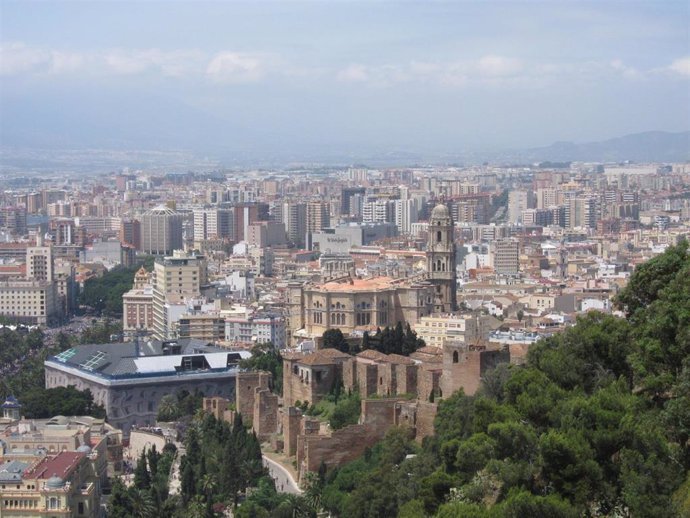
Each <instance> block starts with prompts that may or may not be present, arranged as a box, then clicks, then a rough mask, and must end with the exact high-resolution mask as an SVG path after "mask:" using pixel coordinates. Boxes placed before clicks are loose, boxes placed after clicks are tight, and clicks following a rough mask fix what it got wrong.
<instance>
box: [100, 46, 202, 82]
mask: <svg viewBox="0 0 690 518" xmlns="http://www.w3.org/2000/svg"><path fill="white" fill-rule="evenodd" d="M102 60H103V62H104V63H105V65H106V67H107V70H108V71H109V72H112V73H115V74H121V75H134V74H141V73H145V72H149V71H159V72H161V73H162V74H163V75H164V76H166V77H181V76H184V75H185V74H190V73H193V72H195V71H198V70H200V69H201V68H202V67H203V62H204V56H203V54H202V53H200V52H197V51H193V50H174V51H162V50H160V49H146V50H133V51H132V50H122V49H116V50H112V51H109V52H106V53H105V54H104V55H103V56H102Z"/></svg>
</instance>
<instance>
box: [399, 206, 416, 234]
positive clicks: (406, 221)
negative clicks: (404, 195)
mask: <svg viewBox="0 0 690 518" xmlns="http://www.w3.org/2000/svg"><path fill="white" fill-rule="evenodd" d="M418 214H419V210H418V209H417V200H416V199H411V200H395V225H396V226H397V227H398V232H400V233H401V234H410V233H411V232H412V224H413V223H417V216H418Z"/></svg>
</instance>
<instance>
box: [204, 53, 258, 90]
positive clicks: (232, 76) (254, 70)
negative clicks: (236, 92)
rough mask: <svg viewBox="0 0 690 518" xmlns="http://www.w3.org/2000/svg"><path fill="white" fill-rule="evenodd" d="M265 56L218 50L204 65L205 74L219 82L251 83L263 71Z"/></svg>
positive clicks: (256, 79)
mask: <svg viewBox="0 0 690 518" xmlns="http://www.w3.org/2000/svg"><path fill="white" fill-rule="evenodd" d="M264 61H265V56H264V57H262V56H261V55H259V54H249V53H244V52H230V51H226V52H220V53H218V54H216V55H215V56H214V57H213V59H211V61H210V62H209V64H208V66H207V67H206V75H207V76H208V77H210V78H211V79H212V80H213V81H216V82H219V83H251V82H255V81H258V80H259V79H261V78H262V77H263V76H264V75H265V73H266V70H265V62H264Z"/></svg>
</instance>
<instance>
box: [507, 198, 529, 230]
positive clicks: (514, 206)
mask: <svg viewBox="0 0 690 518" xmlns="http://www.w3.org/2000/svg"><path fill="white" fill-rule="evenodd" d="M534 205H535V200H534V193H533V192H532V191H511V192H510V194H509V195H508V221H509V222H510V223H521V222H522V211H524V210H527V209H532V208H534Z"/></svg>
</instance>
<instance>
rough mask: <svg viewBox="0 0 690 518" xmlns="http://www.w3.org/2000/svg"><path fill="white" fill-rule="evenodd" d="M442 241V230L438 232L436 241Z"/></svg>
mask: <svg viewBox="0 0 690 518" xmlns="http://www.w3.org/2000/svg"><path fill="white" fill-rule="evenodd" d="M441 241H442V237H441V231H440V230H439V231H438V232H436V242H437V243H440V242H441Z"/></svg>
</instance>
